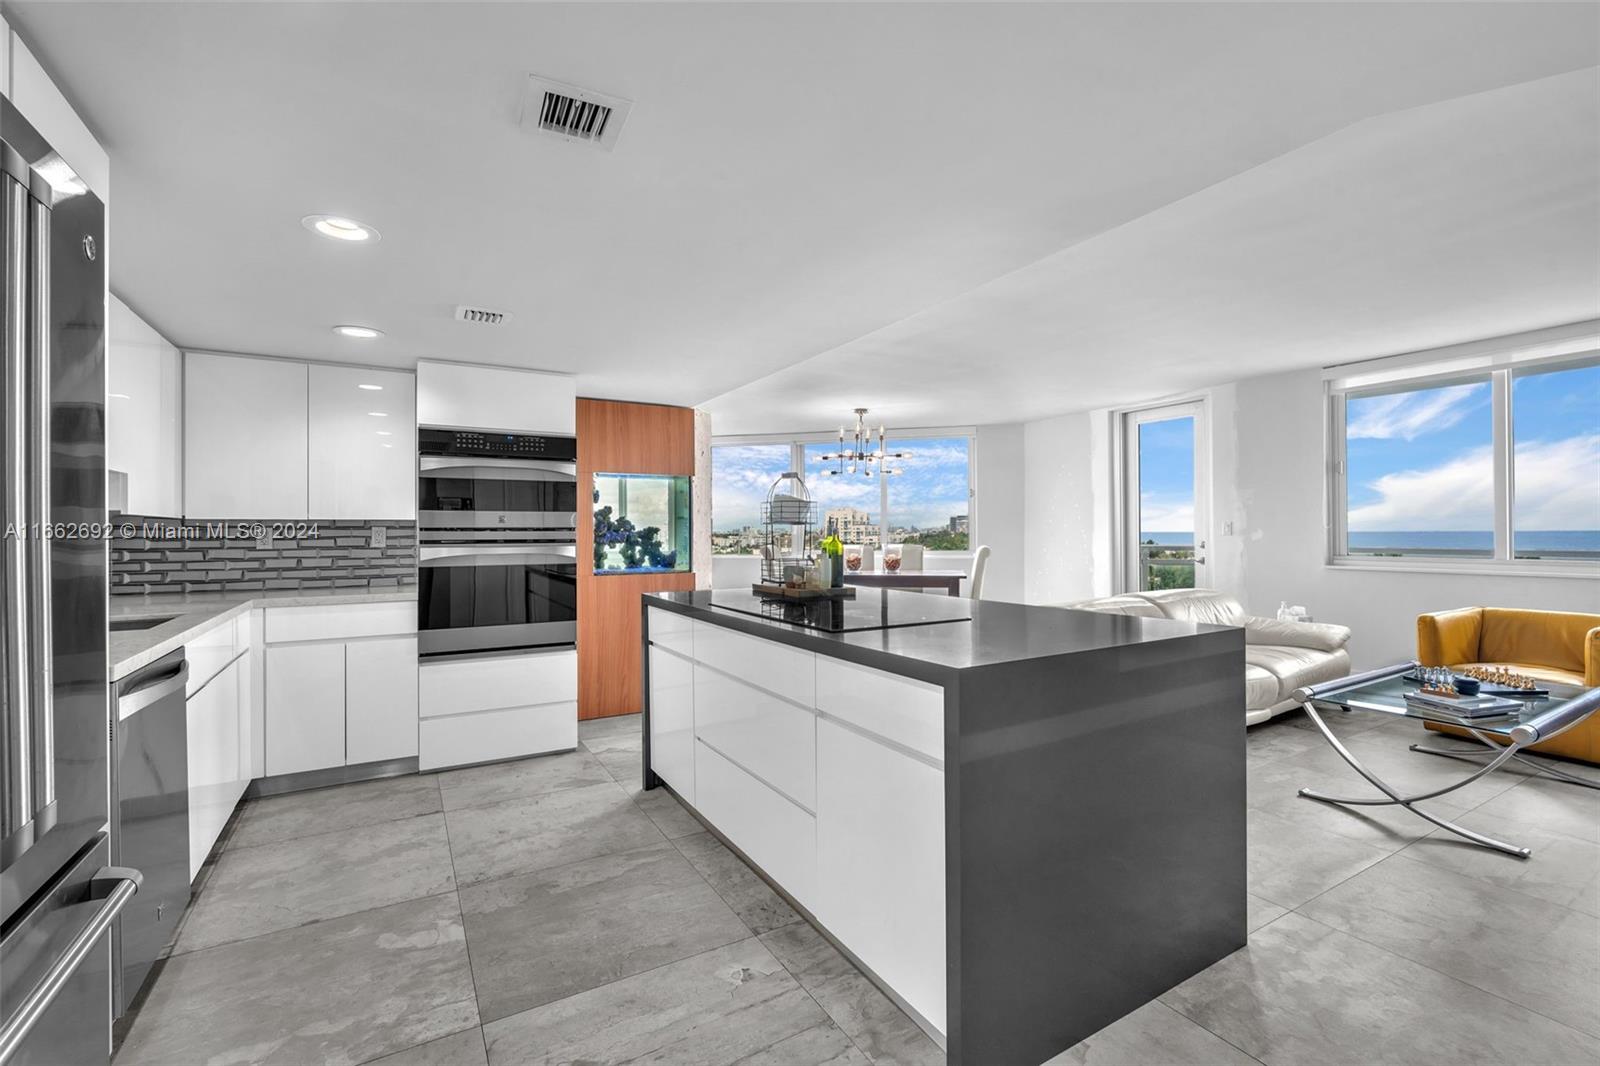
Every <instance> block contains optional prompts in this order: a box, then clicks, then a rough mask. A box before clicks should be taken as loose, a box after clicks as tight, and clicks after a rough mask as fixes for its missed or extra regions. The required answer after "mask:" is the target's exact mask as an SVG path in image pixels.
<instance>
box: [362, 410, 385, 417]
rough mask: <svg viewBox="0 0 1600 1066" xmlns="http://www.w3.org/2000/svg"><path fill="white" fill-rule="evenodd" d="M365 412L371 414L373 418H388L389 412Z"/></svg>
mask: <svg viewBox="0 0 1600 1066" xmlns="http://www.w3.org/2000/svg"><path fill="white" fill-rule="evenodd" d="M367 414H369V415H371V416H372V417H373V418H388V417H389V412H388V411H368V412H367Z"/></svg>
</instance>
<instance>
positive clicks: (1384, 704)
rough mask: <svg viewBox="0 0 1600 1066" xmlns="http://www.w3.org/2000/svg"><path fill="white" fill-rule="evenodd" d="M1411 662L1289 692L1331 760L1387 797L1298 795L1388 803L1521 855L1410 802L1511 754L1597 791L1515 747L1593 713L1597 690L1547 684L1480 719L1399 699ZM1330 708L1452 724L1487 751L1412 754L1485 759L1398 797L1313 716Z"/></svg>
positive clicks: (1523, 851) (1407, 686)
mask: <svg viewBox="0 0 1600 1066" xmlns="http://www.w3.org/2000/svg"><path fill="white" fill-rule="evenodd" d="M1418 666H1419V664H1418V663H1415V662H1407V663H1398V664H1396V665H1394V666H1389V667H1384V668H1383V669H1381V670H1368V671H1366V672H1365V673H1361V674H1352V675H1351V676H1349V677H1343V678H1340V679H1338V680H1337V681H1325V682H1323V683H1322V684H1319V685H1307V686H1305V687H1304V688H1300V689H1296V690H1295V693H1294V699H1295V700H1297V701H1299V702H1300V703H1301V705H1302V706H1304V707H1305V710H1306V714H1308V715H1309V716H1310V717H1311V721H1312V722H1313V723H1314V724H1315V725H1316V727H1317V729H1318V730H1320V731H1321V733H1322V735H1323V737H1324V738H1325V739H1326V740H1327V742H1328V743H1329V744H1330V745H1332V746H1333V750H1334V751H1336V752H1338V753H1339V757H1340V758H1342V759H1343V760H1344V761H1345V762H1347V763H1349V764H1350V767H1351V769H1353V770H1355V772H1356V773H1358V774H1360V775H1361V776H1362V777H1364V778H1366V780H1367V781H1368V782H1369V783H1370V784H1371V785H1372V786H1373V787H1374V788H1376V789H1377V790H1378V791H1380V792H1382V793H1383V794H1384V795H1385V796H1386V797H1388V798H1387V799H1355V798H1350V797H1339V796H1330V795H1327V794H1326V793H1323V792H1318V791H1316V790H1315V789H1309V788H1302V789H1301V790H1300V795H1302V796H1304V797H1305V798H1307V799H1313V800H1319V801H1321V802H1323V803H1335V804H1340V805H1347V806H1354V807H1371V806H1390V805H1398V806H1401V807H1404V808H1405V809H1406V810H1408V811H1410V812H1411V813H1412V814H1415V815H1416V816H1417V817H1419V818H1424V819H1426V820H1428V821H1430V822H1432V823H1433V824H1434V825H1436V826H1438V827H1439V828H1441V829H1448V830H1449V831H1450V832H1452V833H1454V834H1456V835H1457V836H1460V837H1464V838H1465V839H1467V840H1470V841H1472V842H1473V843H1474V844H1481V845H1482V846H1484V847H1486V848H1494V849H1495V850H1497V851H1503V852H1505V853H1506V854H1508V855H1515V856H1517V857H1518V858H1521V859H1526V858H1527V857H1528V856H1529V855H1530V854H1532V852H1531V850H1530V849H1528V848H1522V847H1517V846H1516V845H1515V844H1507V843H1506V842H1505V841H1503V840H1496V839H1494V838H1493V837H1488V836H1484V835H1483V834H1482V833H1475V832H1473V831H1472V830H1471V829H1467V828H1464V827H1462V826H1459V825H1456V824H1455V823H1454V822H1451V821H1447V820H1446V819H1443V818H1440V817H1439V816H1437V815H1434V814H1430V813H1428V812H1427V811H1425V810H1423V809H1422V808H1420V807H1418V806H1417V804H1418V803H1420V802H1422V801H1423V800H1429V799H1433V798H1435V797H1437V796H1443V795H1446V794H1447V793H1450V792H1454V791H1455V790H1456V789H1458V788H1463V787H1465V786H1466V785H1470V784H1472V782H1474V781H1476V780H1478V779H1479V778H1480V777H1486V776H1487V775H1489V774H1491V773H1493V772H1494V771H1495V770H1498V769H1499V768H1500V767H1501V766H1504V765H1505V764H1506V763H1507V762H1509V761H1511V760H1512V759H1515V760H1517V761H1518V762H1520V763H1522V764H1523V765H1525V766H1530V767H1532V768H1533V769H1535V770H1537V771H1538V772H1540V773H1542V774H1549V775H1551V776H1553V777H1557V778H1560V779H1561V780H1563V781H1568V782H1571V783H1572V784H1576V785H1582V786H1584V787H1586V788H1600V783H1597V782H1594V781H1588V780H1585V779H1584V778H1581V777H1577V776H1574V775H1572V774H1569V773H1565V772H1564V771H1562V770H1559V769H1556V768H1555V767H1552V766H1549V765H1547V764H1545V763H1543V762H1539V763H1536V762H1533V761H1532V760H1531V759H1529V758H1528V757H1527V756H1525V755H1522V754H1521V751H1522V749H1523V748H1526V747H1528V746H1530V745H1533V744H1537V743H1539V742H1540V741H1544V740H1549V739H1550V738H1551V737H1553V736H1556V735H1557V734H1559V733H1564V732H1566V731H1567V730H1568V729H1571V728H1572V727H1573V726H1575V725H1577V724H1578V723H1579V722H1582V721H1583V720H1584V719H1586V718H1588V717H1589V716H1590V715H1591V714H1594V713H1595V712H1596V711H1597V710H1600V688H1588V689H1586V688H1580V687H1578V686H1575V685H1558V684H1553V683H1551V684H1547V685H1546V686H1545V688H1546V689H1548V691H1549V695H1548V696H1540V697H1534V698H1527V699H1519V700H1518V702H1519V703H1521V704H1522V707H1521V709H1519V710H1517V711H1513V712H1511V713H1509V714H1504V715H1498V716H1494V717H1486V718H1464V717H1461V716H1458V715H1453V714H1451V713H1450V712H1448V711H1445V710H1434V709H1432V708H1423V707H1419V706H1417V705H1415V704H1411V703H1407V702H1406V698H1405V697H1406V693H1408V692H1415V691H1417V689H1418V688H1420V687H1421V686H1420V685H1419V684H1418V683H1417V682H1415V681H1407V680H1405V675H1406V674H1409V673H1411V672H1412V671H1413V670H1416V669H1417V668H1418ZM1319 704H1320V705H1322V706H1324V707H1334V708H1337V709H1339V710H1341V711H1377V712H1379V713H1381V714H1393V715H1400V716H1403V717H1406V718H1417V719H1421V720H1423V721H1428V722H1441V723H1443V724H1445V725H1452V726H1456V727H1457V728H1459V729H1463V730H1465V731H1467V732H1468V733H1470V734H1471V735H1472V736H1473V737H1475V738H1477V739H1478V740H1479V741H1481V742H1482V743H1483V744H1484V745H1485V747H1486V748H1487V749H1488V750H1486V751H1484V752H1473V751H1458V750H1449V749H1444V748H1429V747H1424V746H1422V745H1420V744H1413V745H1411V750H1412V751H1417V752H1423V753H1425V754H1428V755H1443V756H1446V757H1447V758H1452V759H1462V760H1465V761H1467V762H1474V763H1476V762H1479V761H1480V760H1482V759H1487V760H1488V761H1487V762H1484V763H1483V765H1481V766H1480V767H1479V768H1478V769H1477V771H1476V772H1474V773H1472V774H1469V775H1467V776H1466V777H1463V778H1462V779H1461V780H1460V781H1457V782H1455V783H1454V784H1451V785H1447V786H1445V787H1444V788H1436V789H1434V790H1433V791H1431V792H1423V793H1419V794H1417V795H1401V793H1400V792H1399V791H1398V790H1397V789H1395V788H1394V787H1393V786H1391V785H1390V784H1388V783H1387V782H1385V781H1383V780H1382V779H1381V778H1379V777H1378V776H1377V775H1376V774H1374V773H1373V772H1372V771H1371V770H1369V769H1368V768H1367V767H1366V766H1364V765H1362V763H1361V760H1360V759H1357V758H1356V757H1355V755H1353V754H1352V753H1351V752H1350V749H1348V748H1346V747H1345V746H1344V745H1343V744H1341V743H1340V742H1339V738H1338V737H1336V736H1334V734H1333V731H1332V730H1330V729H1329V728H1328V725H1327V723H1326V722H1324V721H1323V720H1322V715H1321V714H1320V713H1318V710H1317V707H1318V705H1319Z"/></svg>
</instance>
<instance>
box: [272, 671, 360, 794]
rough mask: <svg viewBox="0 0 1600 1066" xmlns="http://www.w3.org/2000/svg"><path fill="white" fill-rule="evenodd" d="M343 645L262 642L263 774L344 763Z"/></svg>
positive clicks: (318, 768)
mask: <svg viewBox="0 0 1600 1066" xmlns="http://www.w3.org/2000/svg"><path fill="white" fill-rule="evenodd" d="M344 647H345V646H344V645H343V644H288V645H276V646H269V647H268V648H267V654H266V659H267V722H266V733H267V737H266V740H267V758H266V766H267V776H268V777H276V776H277V775H278V774H296V773H300V772H301V771H304V770H323V769H326V768H327V767H330V766H343V765H344V698H345V690H344V685H345V681H344Z"/></svg>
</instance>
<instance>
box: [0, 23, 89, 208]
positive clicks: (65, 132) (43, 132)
mask: <svg viewBox="0 0 1600 1066" xmlns="http://www.w3.org/2000/svg"><path fill="white" fill-rule="evenodd" d="M0 46H4V50H6V51H8V52H9V53H10V56H9V69H8V71H7V80H6V82H5V85H6V87H7V88H8V92H7V95H8V96H9V97H10V99H11V104H12V106H14V107H15V108H16V109H17V111H18V112H20V113H21V115H22V117H23V118H25V119H27V120H28V122H29V123H30V124H31V125H32V126H33V128H34V129H36V130H38V131H39V136H41V137H43V138H44V139H45V140H47V141H49V142H50V147H52V148H54V149H55V150H56V151H57V152H58V153H59V154H60V156H61V158H62V159H64V160H66V161H67V165H68V166H70V167H71V168H72V170H73V172H74V173H76V174H77V175H78V177H79V178H81V179H82V180H83V182H84V184H85V185H87V186H89V188H90V190H91V191H92V192H93V193H94V194H95V195H96V196H98V197H100V199H101V201H103V202H105V203H107V204H109V203H110V202H111V158H110V156H108V155H107V154H106V151H105V149H104V148H101V147H100V143H99V142H98V141H96V140H95V139H94V134H92V133H90V132H89V127H88V126H86V125H84V123H83V120H82V119H81V118H79V117H78V113H77V112H76V111H74V110H72V105H71V104H69V103H67V98H66V97H65V96H64V95H62V92H61V90H60V89H58V88H56V85H55V83H54V82H53V81H51V80H50V75H49V74H47V73H46V72H45V69H44V67H42V66H40V65H39V61H38V60H37V59H35V58H34V55H33V52H31V51H30V50H29V49H28V46H27V45H26V44H24V43H23V41H22V38H21V37H18V36H17V35H16V34H15V33H12V32H9V31H6V32H4V34H3V35H0Z"/></svg>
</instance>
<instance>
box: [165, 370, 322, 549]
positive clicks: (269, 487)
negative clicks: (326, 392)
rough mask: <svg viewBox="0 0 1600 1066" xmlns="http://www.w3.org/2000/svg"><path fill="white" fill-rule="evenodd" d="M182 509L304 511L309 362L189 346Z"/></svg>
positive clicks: (208, 512) (259, 513)
mask: <svg viewBox="0 0 1600 1066" xmlns="http://www.w3.org/2000/svg"><path fill="white" fill-rule="evenodd" d="M184 376H185V381H184V398H183V421H184V442H183V444H184V446H183V455H184V507H183V511H184V514H185V515H187V516H189V517H193V518H279V519H289V518H306V517H308V512H307V509H306V441H307V418H306V381H307V366H306V364H305V363H290V362H284V361H282V360H277V359H250V358H246V357H243V356H231V355H202V354H197V353H194V352H190V353H188V354H187V355H186V356H185V360H184Z"/></svg>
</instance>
